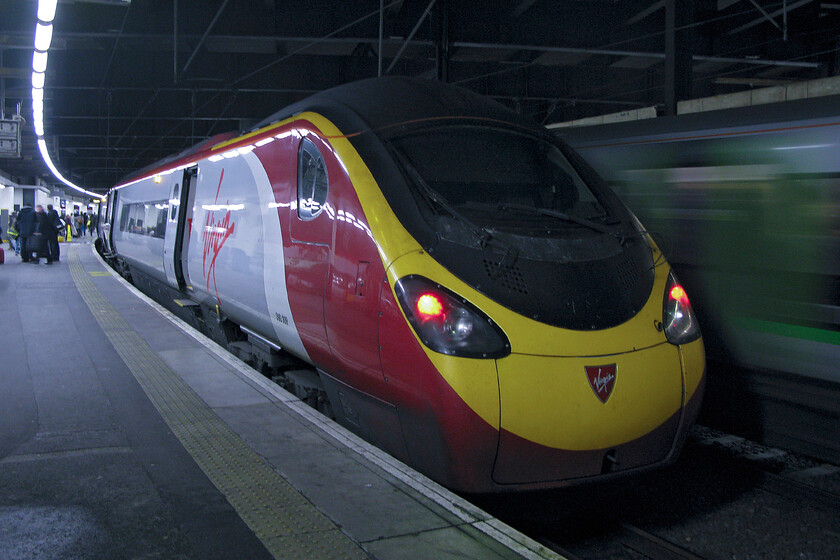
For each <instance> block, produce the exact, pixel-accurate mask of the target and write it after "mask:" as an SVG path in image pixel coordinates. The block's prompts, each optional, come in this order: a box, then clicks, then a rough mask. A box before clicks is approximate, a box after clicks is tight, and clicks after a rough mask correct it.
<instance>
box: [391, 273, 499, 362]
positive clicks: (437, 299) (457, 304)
mask: <svg viewBox="0 0 840 560" xmlns="http://www.w3.org/2000/svg"><path fill="white" fill-rule="evenodd" d="M396 292H397V297H398V298H399V301H400V305H401V306H402V308H403V312H404V313H405V316H406V317H407V318H408V321H409V323H411V326H412V327H413V328H414V331H415V332H416V333H417V336H418V337H420V340H422V341H423V344H425V345H426V346H428V347H429V348H430V349H432V350H434V351H435V352H440V353H441V354H450V355H453V356H461V357H465V358H501V357H503V356H507V355H508V354H510V342H508V339H507V336H505V333H504V332H503V331H502V329H501V328H499V326H498V325H497V324H496V323H494V322H493V320H492V319H490V318H489V317H488V316H487V315H485V314H484V313H482V312H481V310H479V309H478V308H477V307H475V306H474V305H472V304H471V303H469V302H468V301H467V300H466V299H464V298H462V297H460V296H458V295H456V294H455V293H453V292H451V291H449V290H447V289H446V288H444V287H443V286H440V285H439V284H436V283H435V282H432V281H431V280H429V279H427V278H423V277H422V276H406V277H404V278H401V279H400V281H399V282H397V285H396Z"/></svg>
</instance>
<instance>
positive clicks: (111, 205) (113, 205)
mask: <svg viewBox="0 0 840 560" xmlns="http://www.w3.org/2000/svg"><path fill="white" fill-rule="evenodd" d="M118 196H119V191H117V190H115V191H111V193H110V194H109V195H108V203H107V204H106V206H105V220H104V221H103V222H101V223H100V231H101V236H102V244H103V247H102V248H103V250H104V252H105V254H111V253H113V252H114V236H113V229H114V228H113V223H114V212H116V209H117V197H118Z"/></svg>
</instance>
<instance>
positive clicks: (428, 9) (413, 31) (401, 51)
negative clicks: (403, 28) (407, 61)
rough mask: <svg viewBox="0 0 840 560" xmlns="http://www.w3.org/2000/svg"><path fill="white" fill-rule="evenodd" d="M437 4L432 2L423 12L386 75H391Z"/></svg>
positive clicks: (433, 0) (434, 0)
mask: <svg viewBox="0 0 840 560" xmlns="http://www.w3.org/2000/svg"><path fill="white" fill-rule="evenodd" d="M435 2H436V0H432V1H431V2H429V5H428V6H426V9H425V10H424V11H423V15H421V16H420V19H419V20H417V23H416V24H415V25H414V29H412V30H411V33H409V34H408V37H406V38H405V42H403V44H402V46H401V47H400V50H399V51H397V56H395V57H394V60H392V61H391V64H389V65H388V69H387V70H385V73H386V74H390V73H391V69H392V68H393V67H394V65H395V64H396V63H397V61H398V60H399V59H400V57H401V56H402V53H403V51H405V48H406V47H407V46H408V44H409V43H410V42H411V40H412V39H413V38H414V35H415V34H416V33H417V30H418V29H420V26H421V25H423V22H424V21H425V20H426V18H427V17H429V12H431V11H432V7H433V6H434V5H435Z"/></svg>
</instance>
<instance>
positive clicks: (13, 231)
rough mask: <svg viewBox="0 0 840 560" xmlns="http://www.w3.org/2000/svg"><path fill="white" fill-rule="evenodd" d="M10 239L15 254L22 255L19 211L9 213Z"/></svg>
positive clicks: (8, 233) (10, 245)
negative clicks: (18, 225) (18, 223)
mask: <svg viewBox="0 0 840 560" xmlns="http://www.w3.org/2000/svg"><path fill="white" fill-rule="evenodd" d="M6 236H7V237H8V239H9V247H11V248H12V250H13V251H14V252H15V255H20V236H19V234H18V230H17V212H12V213H11V214H10V215H9V230H8V231H7V232H6Z"/></svg>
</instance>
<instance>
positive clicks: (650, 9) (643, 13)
mask: <svg viewBox="0 0 840 560" xmlns="http://www.w3.org/2000/svg"><path fill="white" fill-rule="evenodd" d="M664 7H665V0H659V2H656V3H655V4H653V5H651V6H649V7H648V8H646V9H644V10H642V11H641V12H639V13H638V14H636V15H635V16H633V17H631V18H630V19H628V20H627V25H633V24H634V23H636V22H638V21H642V20H643V19H645V18H646V17H648V16H649V15H651V14H653V13H654V12H656V11H657V10H661V9H662V8H664Z"/></svg>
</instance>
